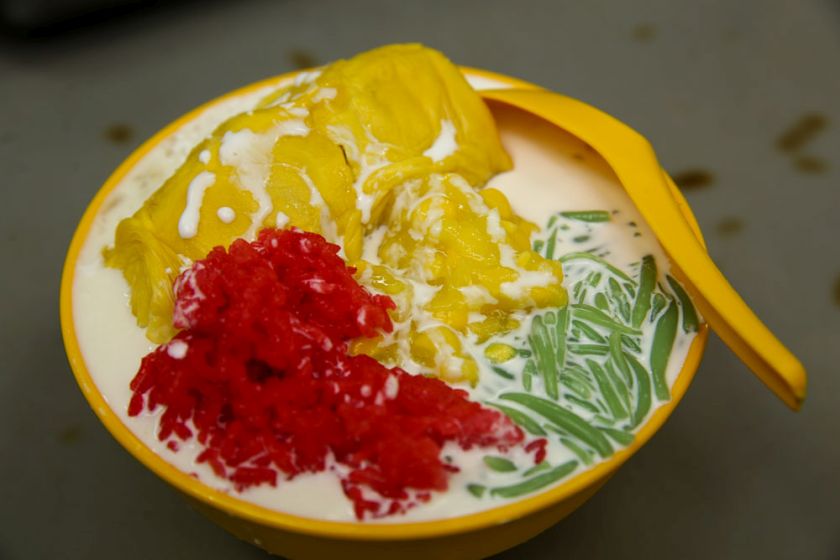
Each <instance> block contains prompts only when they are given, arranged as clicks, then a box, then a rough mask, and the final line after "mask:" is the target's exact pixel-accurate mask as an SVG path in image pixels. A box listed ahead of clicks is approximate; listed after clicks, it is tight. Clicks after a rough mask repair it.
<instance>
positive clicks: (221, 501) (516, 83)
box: [61, 68, 708, 560]
mask: <svg viewBox="0 0 840 560" xmlns="http://www.w3.org/2000/svg"><path fill="white" fill-rule="evenodd" d="M462 70H463V72H464V74H465V75H467V76H468V77H470V78H471V79H473V80H479V81H481V82H485V83H486V84H487V85H488V86H491V87H515V88H524V89H538V86H535V85H533V84H529V83H527V82H523V81H521V80H518V79H515V78H511V77H508V76H503V75H499V74H495V73H492V72H486V71H482V70H476V69H472V68H463V69H462ZM293 76H294V74H286V75H283V76H278V77H275V78H270V79H268V80H264V81H261V82H258V83H255V84H252V85H250V86H247V87H244V88H242V89H239V90H236V91H233V92H231V93H229V94H227V95H225V96H223V97H220V98H218V99H216V100H213V101H210V102H209V103H207V104H205V105H203V106H201V107H199V108H197V109H195V110H193V111H192V112H190V113H188V114H186V115H184V116H183V117H181V118H179V119H178V120H176V121H175V122H173V123H172V124H170V125H169V126H167V127H166V128H164V129H163V130H161V131H160V132H158V133H157V134H155V135H154V136H153V137H152V138H151V139H150V140H148V141H147V142H146V143H145V144H143V145H142V146H141V147H140V148H139V149H137V150H136V151H135V152H134V153H133V154H131V156H130V157H129V158H128V159H127V160H126V161H125V162H124V163H123V164H122V165H120V167H119V168H117V170H116V171H115V172H114V173H113V175H111V177H109V178H108V180H107V181H106V182H105V184H104V185H103V186H102V188H101V189H100V190H99V192H98V193H97V194H96V196H95V197H94V199H93V201H92V202H91V203H90V205H89V206H88V208H87V210H86V211H85V213H84V216H83V217H82V220H81V222H80V223H79V226H78V228H77V229H76V233H75V235H74V236H73V240H72V242H71V244H70V248H69V250H68V253H67V259H66V261H65V264H64V271H63V276H62V279H61V331H62V334H63V337H64V345H65V348H66V351H67V356H68V358H69V361H70V366H71V368H72V369H73V373H74V374H75V376H76V380H77V382H78V383H79V387H80V388H81V390H82V393H84V395H85V397H86V398H87V400H88V402H89V403H90V406H91V407H92V408H93V410H94V411H95V412H96V414H97V415H98V416H99V419H100V420H101V421H102V423H103V424H105V427H106V428H108V430H109V431H110V432H111V434H112V435H113V436H114V437H115V438H116V439H117V441H119V442H120V443H121V444H122V445H123V447H125V448H126V449H127V450H128V451H129V453H131V454H132V455H134V456H135V457H136V458H137V459H138V460H139V461H140V462H142V463H143V464H144V465H146V467H148V468H149V469H151V470H152V471H154V472H155V473H156V474H157V475H158V476H160V477H161V478H163V479H164V480H165V481H166V482H168V483H169V484H171V485H172V486H174V487H175V488H177V489H178V490H179V491H181V492H182V493H183V494H185V495H186V496H187V498H188V499H190V500H191V501H192V502H193V503H194V504H195V505H196V507H197V508H198V509H199V510H200V511H202V512H203V513H204V514H205V515H206V516H207V517H209V518H210V519H211V520H213V521H214V522H216V523H218V524H219V525H221V526H222V527H224V528H225V529H227V530H228V531H230V532H231V533H233V534H234V535H236V536H237V537H239V538H241V539H243V540H246V541H248V542H251V543H253V544H255V545H257V546H259V547H262V548H263V549H265V550H267V551H269V552H272V553H275V554H279V555H282V556H284V557H287V558H291V559H321V558H324V559H327V558H345V559H347V560H354V559H357V558H358V559H365V560H376V559H380V558H381V559H390V558H395V557H399V558H400V559H401V560H413V559H427V558H435V559H440V560H446V559H469V558H483V557H486V556H490V555H492V554H495V553H498V552H501V551H502V550H505V549H507V548H510V547H512V546H515V545H517V544H519V543H522V542H524V541H526V540H528V539H530V538H531V537H533V536H535V535H537V534H538V533H540V532H541V531H543V530H545V529H547V528H548V527H550V526H552V525H554V524H555V523H557V522H558V521H560V520H561V519H563V518H564V517H565V516H567V515H569V514H570V513H571V512H572V511H574V510H575V509H576V508H578V507H579V506H580V505H581V504H583V503H584V502H585V501H586V500H587V499H589V498H590V497H591V496H592V494H594V493H595V492H596V491H597V490H598V489H599V488H600V487H601V486H602V485H603V484H604V483H605V482H606V481H607V480H608V479H609V478H610V476H612V474H613V473H615V471H616V470H617V469H618V468H619V467H620V466H621V465H622V464H623V463H624V462H625V461H626V460H627V459H629V458H630V457H631V456H632V455H633V454H634V453H635V452H636V451H637V450H638V449H639V448H640V447H641V446H642V445H644V444H645V443H646V442H647V441H648V440H649V439H650V438H651V437H652V436H653V434H654V433H656V431H657V430H658V429H659V428H660V427H661V426H662V424H663V423H664V422H665V420H666V419H667V418H668V416H669V415H670V414H671V412H672V411H673V410H674V407H676V405H677V403H679V401H680V399H682V396H683V395H684V394H685V391H686V390H687V389H688V385H689V384H690V383H691V380H692V378H693V377H694V374H695V372H696V370H697V367H698V366H699V364H700V359H701V357H702V355H703V351H704V349H705V346H706V339H707V338H708V327H707V326H706V325H705V324H703V325H702V326H701V328H700V331H699V332H698V334H697V336H696V337H695V339H694V341H693V343H692V345H691V348H690V349H689V351H688V354H687V356H686V359H685V362H684V364H683V367H682V369H681V371H680V373H679V375H678V377H677V379H676V381H675V383H674V385H673V387H672V396H671V400H670V401H669V402H667V403H665V404H664V405H663V406H661V407H660V408H658V409H657V410H656V411H654V413H653V414H652V415H651V417H650V418H649V419H648V421H647V422H646V423H645V424H644V425H643V426H642V427H641V429H640V430H639V431H638V433H637V434H636V438H635V440H634V441H633V443H632V444H631V445H630V446H629V447H627V448H625V449H622V450H620V451H618V452H617V453H616V454H615V455H613V456H612V457H610V458H609V459H608V460H606V461H604V462H603V463H600V464H599V465H597V466H595V467H594V468H592V469H589V470H586V471H583V472H582V473H580V474H578V475H576V476H574V477H572V478H570V479H569V480H567V481H566V482H564V483H562V484H560V485H559V486H555V487H553V488H550V489H548V490H546V491H543V492H541V493H539V494H536V495H534V496H531V497H528V498H525V499H522V500H518V501H516V502H513V503H511V504H508V505H504V506H500V507H497V508H494V509H490V510H487V511H482V512H479V513H474V514H470V515H463V516H460V517H454V518H450V519H441V520H435V521H424V522H412V523H391V524H360V523H350V522H335V521H322V520H317V519H309V518H304V517H299V516H296V515H290V514H287V513H281V512H278V511H272V510H269V509H266V508H263V507H260V506H257V505H254V504H251V503H249V502H246V501H243V500H240V499H237V498H236V497H234V496H231V495H229V494H226V493H224V492H221V491H218V490H214V489H212V488H210V487H209V486H206V485H204V484H202V483H201V482H200V481H199V480H197V479H195V478H193V477H191V476H190V475H188V474H187V473H184V472H182V471H180V470H178V469H177V468H175V467H174V466H172V465H170V464H169V463H167V462H166V461H164V460H163V459H161V458H160V457H159V456H158V455H156V454H155V453H154V452H152V451H151V450H150V449H149V448H148V447H146V445H145V444H143V442H142V441H140V439H138V438H137V436H135V435H134V434H133V433H132V432H131V430H129V429H128V428H127V427H126V426H125V425H124V424H123V423H122V421H121V420H120V419H119V418H118V416H117V414H115V413H114V411H113V410H112V409H111V408H110V407H109V405H108V404H107V402H106V401H105V399H104V398H103V396H102V394H101V393H100V392H99V390H98V389H97V387H96V385H95V384H94V382H93V379H92V378H91V375H90V373H89V372H88V369H87V367H86V365H85V360H84V357H83V356H82V353H81V351H80V348H79V342H78V339H77V336H76V332H75V326H74V318H73V284H74V275H75V272H76V266H77V260H78V257H79V252H80V250H81V248H82V246H83V245H84V243H85V240H86V238H87V236H88V234H89V232H90V229H91V226H92V224H93V222H94V218H95V217H96V216H97V214H98V213H99V211H100V208H101V207H102V205H103V202H104V201H105V199H106V197H107V196H108V194H109V193H110V192H111V191H112V190H114V189H115V188H116V187H117V185H119V183H120V182H121V180H122V179H123V178H124V177H125V176H126V174H127V173H128V172H129V171H130V170H131V169H132V167H134V166H135V165H136V164H137V163H138V162H139V161H140V160H141V159H142V158H143V157H144V156H145V155H146V154H148V153H149V152H150V151H151V150H152V149H154V148H155V147H156V146H158V145H159V144H160V143H161V142H162V141H163V140H165V139H167V138H169V137H171V136H172V135H173V134H175V133H176V132H177V131H178V130H179V129H181V127H183V126H184V125H185V124H187V123H189V122H191V121H193V120H194V119H195V118H196V117H197V116H198V115H199V114H200V113H201V112H203V111H204V110H205V109H207V108H208V107H211V106H213V105H215V104H217V103H220V102H222V101H224V100H226V99H230V98H231V97H234V96H239V95H244V94H247V93H250V92H254V91H256V90H257V89H259V88H263V87H266V86H270V85H272V84H275V83H279V82H281V81H285V80H288V79H290V78H291V77H293ZM652 180H656V178H652ZM669 181H670V180H669ZM670 187H671V189H672V190H673V192H674V194H675V196H676V197H677V199H678V200H679V202H680V207H681V210H682V212H683V213H684V215H685V217H686V219H687V220H688V221H689V223H690V224H691V226H692V228H693V229H694V231H695V233H696V235H697V237H698V239H701V241H702V238H701V234H700V229H699V227H698V226H697V222H696V220H695V219H694V216H693V215H692V213H691V210H690V209H689V207H688V204H687V203H686V202H685V200H684V199H683V198H682V196H681V195H680V193H679V191H678V190H677V189H676V187H675V186H674V184H673V183H672V182H671V183H670Z"/></svg>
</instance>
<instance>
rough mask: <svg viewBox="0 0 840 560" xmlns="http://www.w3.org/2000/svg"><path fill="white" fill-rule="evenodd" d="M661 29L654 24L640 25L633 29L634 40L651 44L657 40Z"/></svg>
mask: <svg viewBox="0 0 840 560" xmlns="http://www.w3.org/2000/svg"><path fill="white" fill-rule="evenodd" d="M657 33H659V29H658V28H657V27H656V25H654V24H652V23H640V24H638V25H636V26H635V27H634V28H633V34H632V37H633V40H634V41H636V42H637V43H650V42H651V41H653V40H654V39H656V35H657Z"/></svg>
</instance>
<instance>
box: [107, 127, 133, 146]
mask: <svg viewBox="0 0 840 560" xmlns="http://www.w3.org/2000/svg"><path fill="white" fill-rule="evenodd" d="M104 135H105V139H106V140H107V141H108V142H110V143H112V144H125V143H126V142H128V141H129V140H131V139H132V138H133V137H134V129H133V128H131V126H129V125H127V124H125V123H113V124H111V125H108V126H107V127H106V128H105V132H104Z"/></svg>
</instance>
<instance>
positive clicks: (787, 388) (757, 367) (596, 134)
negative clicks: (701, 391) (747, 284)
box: [479, 89, 806, 410]
mask: <svg viewBox="0 0 840 560" xmlns="http://www.w3.org/2000/svg"><path fill="white" fill-rule="evenodd" d="M479 93H480V94H481V96H482V97H483V98H484V99H488V100H492V101H497V102H501V103H504V104H506V105H510V106H513V107H517V108H519V109H522V110H524V111H527V112H529V113H531V114H533V115H536V116H538V117H541V118H543V119H545V120H546V121H548V122H550V123H552V124H554V125H556V126H558V127H560V128H562V129H564V130H566V131H568V132H570V133H571V134H573V135H574V136H577V137H578V138H580V139H581V140H583V141H584V142H586V143H587V144H589V145H590V146H591V147H592V148H593V149H594V150H595V151H596V152H599V153H600V154H601V156H602V157H603V158H604V160H605V161H606V162H607V164H608V165H609V166H610V167H611V168H612V169H613V171H614V172H615V174H616V176H617V177H618V179H619V181H621V184H622V185H623V186H624V188H625V190H626V191H627V194H628V195H630V198H631V200H632V201H633V203H634V204H635V205H636V208H638V209H639V211H640V212H641V214H642V216H643V217H644V218H645V220H646V221H647V223H648V224H649V225H650V227H651V229H652V230H653V232H654V234H655V235H656V237H657V239H658V240H659V242H660V243H661V244H662V247H663V248H664V249H665V251H666V252H667V253H668V255H669V257H670V258H671V262H672V263H673V264H674V265H675V266H676V268H678V269H680V270H681V271H682V273H683V277H684V279H685V280H686V281H687V282H686V283H687V286H686V288H687V289H688V291H689V293H690V294H691V296H692V298H693V299H694V302H695V304H696V305H697V308H698V309H699V310H700V312H701V313H702V314H703V317H704V318H705V319H706V321H708V323H709V325H710V326H711V327H712V329H713V330H714V331H715V332H716V333H717V334H718V336H720V338H721V339H723V341H724V342H725V343H726V345H727V346H729V348H731V349H732V350H733V351H734V352H735V354H736V355H737V356H738V357H739V358H740V359H741V360H743V362H744V363H745V364H747V366H748V367H749V368H750V369H751V370H752V371H753V373H755V375H756V376H758V378H759V379H761V380H762V381H763V382H764V383H765V384H766V385H767V386H768V387H769V388H770V389H771V390H772V391H773V392H774V393H775V394H776V395H777V396H778V397H779V398H780V399H782V400H783V401H784V402H785V403H786V404H787V405H788V406H789V407H791V408H792V409H794V410H798V409H799V407H800V406H801V405H802V401H803V400H804V399H805V387H806V377H805V369H804V368H803V367H802V364H801V363H800V362H799V360H798V359H797V358H796V356H794V355H793V354H792V353H791V352H790V351H789V350H788V349H787V348H785V346H784V345H783V344H782V343H781V342H780V341H779V340H778V339H777V338H776V337H775V336H773V333H771V332H770V330H769V329H768V328H767V327H766V326H765V325H764V324H763V323H762V322H761V321H760V320H759V318H758V317H756V315H755V313H753V312H752V310H751V309H750V308H749V307H748V306H747V304H746V303H744V300H742V299H741V297H740V296H739V295H738V294H737V292H735V290H734V289H733V288H732V286H731V285H730V284H729V282H727V280H726V278H724V276H723V274H721V272H720V270H718V268H717V267H716V266H715V263H714V262H712V259H711V258H710V257H709V255H708V254H707V253H706V251H705V250H704V248H703V246H702V245H701V244H700V242H699V241H698V240H697V238H696V237H695V236H694V233H693V232H692V231H691V228H690V227H689V225H688V223H687V222H686V221H685V218H684V217H683V215H682V213H681V212H680V210H679V208H678V206H677V201H676V199H674V196H673V194H672V193H671V190H670V188H669V187H668V184H667V182H666V178H665V174H664V172H663V171H662V168H661V167H660V165H659V163H658V162H657V160H656V156H655V154H654V152H653V148H652V147H651V146H650V144H649V143H648V141H647V140H645V138H643V137H642V136H641V135H640V134H639V133H637V132H636V131H635V130H633V129H631V128H630V127H628V126H627V125H625V124H623V123H621V122H619V121H618V120H616V119H614V118H613V117H611V116H609V115H607V114H606V113H603V112H601V111H599V110H598V109H595V108H594V107H591V106H589V105H587V104H585V103H582V102H580V101H577V100H575V99H572V98H569V97H565V96H563V95H559V94H556V93H552V92H549V91H546V90H525V89H499V90H484V91H480V92H479Z"/></svg>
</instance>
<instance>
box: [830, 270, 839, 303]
mask: <svg viewBox="0 0 840 560" xmlns="http://www.w3.org/2000/svg"><path fill="white" fill-rule="evenodd" d="M832 291H833V292H834V293H833V294H832V295H833V296H834V305H836V306H837V307H840V276H837V278H836V279H835V280H834V289H833V290H832Z"/></svg>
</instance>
